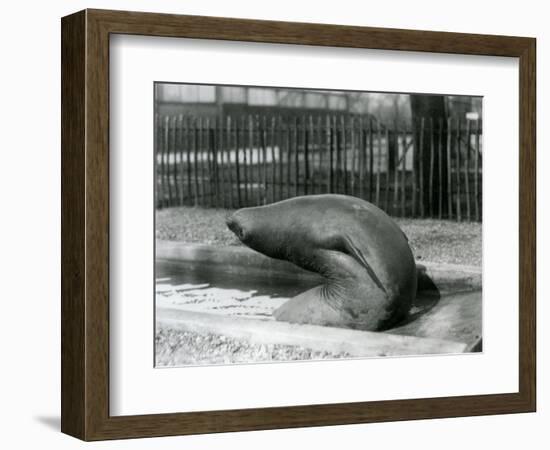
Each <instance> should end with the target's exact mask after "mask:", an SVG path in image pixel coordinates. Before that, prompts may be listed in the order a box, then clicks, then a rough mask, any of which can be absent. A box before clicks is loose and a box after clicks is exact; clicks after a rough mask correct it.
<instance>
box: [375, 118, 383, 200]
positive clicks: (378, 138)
mask: <svg viewBox="0 0 550 450" xmlns="http://www.w3.org/2000/svg"><path fill="white" fill-rule="evenodd" d="M376 150H377V152H376V154H377V161H376V206H378V207H379V206H380V172H381V168H382V136H381V130H380V121H377V122H376Z"/></svg>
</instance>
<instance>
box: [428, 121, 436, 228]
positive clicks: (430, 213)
mask: <svg viewBox="0 0 550 450" xmlns="http://www.w3.org/2000/svg"><path fill="white" fill-rule="evenodd" d="M434 133H435V130H434V119H433V117H430V175H429V176H430V179H429V181H428V198H429V202H428V206H429V211H428V216H429V217H433V213H434V208H433V202H434V196H433V192H434V191H433V188H434V147H435V137H434Z"/></svg>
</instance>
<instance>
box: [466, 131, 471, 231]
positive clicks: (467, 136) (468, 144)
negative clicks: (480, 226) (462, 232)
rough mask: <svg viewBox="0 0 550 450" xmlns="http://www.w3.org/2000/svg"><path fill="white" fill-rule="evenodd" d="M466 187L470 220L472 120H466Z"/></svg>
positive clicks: (467, 213)
mask: <svg viewBox="0 0 550 450" xmlns="http://www.w3.org/2000/svg"><path fill="white" fill-rule="evenodd" d="M464 173H465V179H464V187H465V189H466V192H465V194H466V217H467V220H468V222H470V221H471V220H472V216H471V208H470V121H469V120H466V161H464Z"/></svg>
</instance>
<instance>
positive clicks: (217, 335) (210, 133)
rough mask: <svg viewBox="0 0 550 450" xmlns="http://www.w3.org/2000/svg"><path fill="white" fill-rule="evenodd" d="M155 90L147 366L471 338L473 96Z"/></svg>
mask: <svg viewBox="0 0 550 450" xmlns="http://www.w3.org/2000/svg"><path fill="white" fill-rule="evenodd" d="M154 102H155V105H154V111H155V114H154V119H153V118H152V126H154V136H155V137H154V149H153V150H154V151H153V153H152V154H154V170H155V177H154V180H155V181H154V183H155V186H154V189H155V200H154V205H152V214H154V222H155V261H154V274H155V275H154V277H155V279H154V286H155V292H154V310H155V336H154V339H155V357H154V358H155V367H159V368H167V367H182V366H200V365H220V364H223V365H227V364H248V363H268V362H271V363H284V362H291V361H308V360H336V359H342V358H344V359H351V358H372V357H376V358H380V357H405V356H422V355H444V354H453V355H457V354H464V355H466V354H471V353H476V352H482V351H483V348H482V319H483V318H482V309H483V308H482V306H483V305H482V215H483V214H482V213H483V211H482V209H483V205H482V187H483V164H482V160H483V158H482V154H483V121H482V117H483V98H482V97H480V96H466V95H447V94H440V93H432V94H424V93H422V94H420V93H407V92H374V91H373V92H370V91H350V90H326V89H317V88H309V87H308V88H288V87H274V86H239V85H211V84H210V85H209V84H189V83H183V82H177V81H166V82H160V81H159V82H156V83H155V84H154Z"/></svg>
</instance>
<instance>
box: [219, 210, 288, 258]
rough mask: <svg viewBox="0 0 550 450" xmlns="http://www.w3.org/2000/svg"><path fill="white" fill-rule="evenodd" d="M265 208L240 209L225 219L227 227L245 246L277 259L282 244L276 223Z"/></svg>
mask: <svg viewBox="0 0 550 450" xmlns="http://www.w3.org/2000/svg"><path fill="white" fill-rule="evenodd" d="M270 212H271V210H270V209H267V208H266V207H262V206H259V207H253V208H242V209H239V210H238V211H236V212H234V213H233V214H230V215H228V216H227V217H226V218H225V223H226V224H227V227H228V228H229V229H230V230H231V231H232V232H233V233H234V234H235V236H237V238H239V240H240V241H241V242H242V243H243V244H245V245H246V246H248V247H250V248H252V249H254V250H256V251H258V252H260V253H263V254H265V255H267V256H270V257H272V258H279V257H280V255H279V253H280V248H281V247H280V246H281V245H282V243H283V242H284V239H283V236H282V232H281V229H280V228H279V227H278V226H277V221H276V220H275V218H274V217H273V215H272V214H271V213H270Z"/></svg>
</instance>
